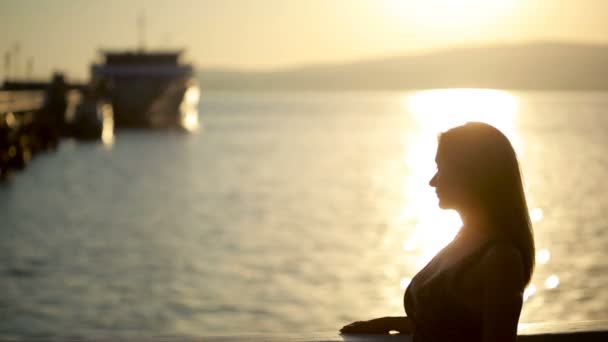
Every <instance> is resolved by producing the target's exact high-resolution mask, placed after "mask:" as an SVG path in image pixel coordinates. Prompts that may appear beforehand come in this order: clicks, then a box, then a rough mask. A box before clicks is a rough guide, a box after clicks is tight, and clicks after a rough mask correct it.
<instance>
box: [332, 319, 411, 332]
mask: <svg viewBox="0 0 608 342" xmlns="http://www.w3.org/2000/svg"><path fill="white" fill-rule="evenodd" d="M391 331H398V332H400V333H411V332H412V329H411V324H410V321H409V318H408V317H381V318H376V319H372V320H369V321H357V322H354V323H351V324H349V325H345V326H344V327H342V329H340V333H342V334H388V333H390V332H391Z"/></svg>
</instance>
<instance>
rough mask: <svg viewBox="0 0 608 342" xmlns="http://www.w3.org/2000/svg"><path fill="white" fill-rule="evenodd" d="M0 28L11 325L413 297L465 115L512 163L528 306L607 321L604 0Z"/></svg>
mask: <svg viewBox="0 0 608 342" xmlns="http://www.w3.org/2000/svg"><path fill="white" fill-rule="evenodd" d="M0 32H2V37H3V38H2V39H1V40H0V54H1V56H3V61H4V64H3V65H4V69H3V74H2V75H3V82H4V83H3V88H2V89H1V90H0V115H1V116H0V157H2V158H0V176H1V178H0V179H2V180H0V338H2V339H11V338H12V339H27V338H31V337H49V336H51V337H66V336H85V337H86V336H91V335H96V334H117V335H119V336H121V335H127V334H137V335H150V336H155V335H174V336H175V335H178V336H208V335H231V334H241V333H281V332H295V333H310V332H319V331H337V329H339V328H340V327H341V326H342V325H344V324H346V323H349V322H351V321H354V320H362V319H369V318H374V317H379V316H388V315H403V313H404V311H403V306H402V299H403V293H404V290H405V288H406V287H407V285H408V284H409V282H410V280H411V278H412V277H413V275H414V274H415V273H416V272H417V271H418V270H419V269H420V268H421V267H422V266H423V265H424V264H425V263H426V262H427V261H428V260H430V258H431V257H432V256H433V255H434V254H435V253H436V252H437V251H439V249H441V248H442V246H444V245H445V244H446V243H447V242H449V241H450V239H451V238H452V237H453V236H454V234H455V233H456V232H457V230H458V228H459V225H460V220H459V217H458V216H457V215H456V214H455V213H454V212H451V211H442V210H440V209H439V208H438V207H437V199H436V197H435V194H434V191H433V189H432V188H430V187H429V186H428V181H429V180H430V177H432V175H433V174H434V172H435V164H434V157H435V148H436V138H437V134H438V133H439V132H441V131H443V130H446V129H448V128H450V127H452V126H455V125H458V124H461V123H464V122H466V121H473V120H475V121H484V122H488V123H490V124H493V125H495V126H496V127H498V128H499V129H501V130H502V131H503V132H505V134H506V135H507V136H508V137H509V138H510V139H511V141H512V142H513V144H514V146H515V148H516V150H517V152H518V155H519V159H520V161H521V166H522V170H523V174H524V180H525V185H526V190H527V193H528V200H529V206H530V214H531V218H532V220H533V224H534V233H535V239H536V246H537V268H536V271H535V274H534V276H533V279H532V282H531V284H530V285H529V286H528V288H527V289H526V292H525V303H524V308H523V312H522V317H521V319H520V322H522V323H535V322H577V321H588V320H606V319H608V307H607V306H606V303H608V293H607V292H606V291H605V290H604V289H605V288H606V287H607V286H608V272H607V271H608V262H607V261H606V256H607V254H606V251H607V250H608V233H607V230H608V218H607V217H606V216H605V213H606V212H607V211H608V184H607V182H606V180H605V175H606V174H607V172H608V156H607V154H606V152H607V150H606V148H607V146H608V135H607V132H608V63H607V59H606V56H608V2H605V1H603V0H582V1H581V0H578V1H574V0H535V1H533V2H532V1H523V0H484V1H482V0H461V1H449V0H425V1H417V0H332V1H323V0H310V1H282V0H257V1H254V0H223V1H219V0H217V1H213V0H201V1H161V0H150V1H114V0H111V1H103V2H93V1H76V0H55V1H33V0H25V1H16V0H3V1H2V2H0ZM50 118H52V119H50ZM39 152H40V153H39Z"/></svg>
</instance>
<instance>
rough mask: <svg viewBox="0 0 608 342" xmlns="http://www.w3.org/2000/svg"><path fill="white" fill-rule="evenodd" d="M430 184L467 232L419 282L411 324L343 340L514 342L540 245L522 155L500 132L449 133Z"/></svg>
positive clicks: (369, 327)
mask: <svg viewBox="0 0 608 342" xmlns="http://www.w3.org/2000/svg"><path fill="white" fill-rule="evenodd" d="M435 162H436V164H437V173H436V174H435V175H434V176H433V178H432V179H431V181H430V185H431V186H432V187H434V188H435V191H436V193H437V197H438V198H439V206H440V207H441V208H442V209H454V210H456V211H457V212H458V213H459V215H460V216H461V218H462V222H463V226H462V228H461V229H460V231H459V233H458V234H457V236H456V237H455V238H454V240H453V241H452V242H451V243H449V244H448V245H447V246H446V247H445V248H443V250H441V251H440V252H439V253H438V254H437V255H436V256H435V257H434V258H433V259H432V260H431V261H430V262H429V263H428V264H427V265H426V266H425V267H424V268H423V269H422V270H421V271H420V272H418V274H416V276H415V277H414V278H413V279H412V282H411V283H410V285H409V286H408V288H407V290H406V292H405V296H404V307H405V312H406V314H407V316H405V317H382V318H377V319H372V320H369V321H360V322H354V323H351V324H349V325H346V326H344V327H343V328H342V329H341V330H340V332H341V333H344V334H346V333H368V334H386V333H389V332H391V331H397V332H400V333H407V334H412V335H413V340H414V341H483V342H490V341H491V342H500V341H515V340H516V337H517V322H518V320H519V314H520V311H521V307H522V302H523V291H524V288H525V286H526V285H527V284H528V282H529V281H530V277H531V275H532V271H533V269H534V239H533V236H532V226H531V223H530V217H529V214H528V207H527V204H526V198H525V195H524V189H523V184H522V178H521V174H520V169H519V165H518V162H517V158H516V156H515V151H514V150H513V147H512V146H511V143H510V142H509V140H508V139H507V138H506V137H505V136H504V135H503V134H502V133H501V132H500V131H499V130H498V129H496V128H494V127H492V126H490V125H488V124H485V123H479V122H471V123H467V124H465V125H462V126H458V127H455V128H452V129H450V130H448V131H447V132H444V133H442V134H441V135H440V136H439V144H438V147H437V154H436V157H435Z"/></svg>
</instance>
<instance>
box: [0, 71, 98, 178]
mask: <svg viewBox="0 0 608 342" xmlns="http://www.w3.org/2000/svg"><path fill="white" fill-rule="evenodd" d="M87 94H88V93H87V88H86V86H83V85H79V84H68V83H66V82H65V80H64V78H63V75H61V74H55V75H54V76H53V78H52V80H51V81H50V82H15V81H12V82H4V84H3V85H2V87H1V88H0V181H2V180H5V179H6V178H7V177H8V176H9V175H10V174H12V173H14V172H16V171H19V170H23V169H24V168H25V167H26V166H27V164H28V163H29V161H30V160H31V159H32V158H33V157H34V156H35V155H36V154H38V153H41V152H45V151H53V150H55V149H56V148H57V146H58V144H59V141H60V139H61V138H62V137H74V138H79V139H87V140H91V139H97V140H98V139H99V138H100V137H101V129H102V124H103V122H102V121H103V120H101V119H100V118H99V116H100V115H99V114H100V113H98V110H97V108H107V107H108V106H104V105H101V106H100V105H99V104H100V103H101V102H102V99H97V98H95V97H94V96H90V95H87ZM85 95H87V96H85ZM101 114H103V113H101Z"/></svg>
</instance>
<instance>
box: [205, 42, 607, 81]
mask: <svg viewBox="0 0 608 342" xmlns="http://www.w3.org/2000/svg"><path fill="white" fill-rule="evenodd" d="M199 80H200V84H201V87H202V89H203V90H402V89H428V88H456V87H466V88H499V89H513V90H605V89H608V44H588V43H571V42H535V43H521V44H494V45H483V46H481V45H480V46H463V47H451V48H444V49H438V50H432V51H426V52H422V53H418V54H410V55H402V56H387V57H376V58H370V59H365V60H358V61H351V62H345V63H326V64H315V65H304V66H294V67H291V68H282V69H280V70H270V71H268V70H266V71H241V70H227V69H221V68H210V69H207V70H206V69H201V70H200V71H199Z"/></svg>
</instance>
